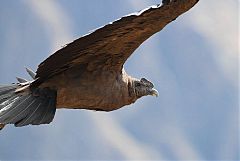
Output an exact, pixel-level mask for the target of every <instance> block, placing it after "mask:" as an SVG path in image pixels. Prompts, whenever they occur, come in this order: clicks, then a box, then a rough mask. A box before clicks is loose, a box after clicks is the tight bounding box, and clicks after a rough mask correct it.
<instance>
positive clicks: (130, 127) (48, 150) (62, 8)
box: [0, 0, 239, 160]
mask: <svg viewBox="0 0 240 161" xmlns="http://www.w3.org/2000/svg"><path fill="white" fill-rule="evenodd" d="M215 2H216V1H215ZM215 2H214V1H211V2H210V1H201V2H199V4H197V5H196V6H195V7H194V8H193V9H192V10H190V11H189V12H187V13H186V14H184V15H183V16H181V17H180V18H178V19H177V20H176V21H174V22H173V23H171V24H170V25H168V26H167V27H166V28H165V29H164V30H162V31H161V32H160V33H158V34H156V35H154V36H153V37H151V38H150V39H149V40H147V41H146V42H145V43H144V44H143V45H142V46H141V47H140V48H138V49H137V50H136V51H135V53H134V54H133V55H132V56H131V57H130V59H129V60H128V61H127V63H126V64H125V69H126V71H127V73H128V74H130V75H132V76H134V77H137V78H141V77H146V78H148V79H149V80H151V81H152V82H154V84H155V87H156V88H157V89H158V91H159V94H160V96H159V97H158V98H153V97H144V98H142V99H140V100H138V101H137V102H136V103H135V104H133V105H130V106H126V107H124V108H122V109H120V110H118V111H114V112H111V113H103V112H92V111H84V110H62V111H58V112H57V113H56V116H55V119H54V121H53V122H52V123H51V124H50V125H43V126H28V127H24V128H14V127H13V126H7V127H6V129H4V130H3V131H1V133H0V160H19V159H21V160H26V159H28V160H49V159H55V160H70V159H72V160H100V159H101V160H133V159H137V160H239V100H238V97H239V96H238V88H239V85H238V83H239V82H238V74H239V71H238V56H239V55H238V54H239V51H238V45H239V42H238V35H239V33H238V20H239V17H238V4H237V2H236V1H234V0H229V1H228V3H225V1H223V0H219V1H217V2H218V3H215ZM157 3H158V1H156V0H148V1H147V0H142V1H134V0H121V1H120V0H115V1H112V0H104V2H103V1H98V0H90V1H78V0H58V1H56V0H53V1H47V0H43V1H37V0H24V1H13V0H10V1H9V0H3V1H2V2H1V5H0V24H1V25H0V75H1V77H0V84H8V83H12V82H15V76H22V77H27V78H29V77H28V76H27V75H26V73H25V71H24V67H26V66H27V67H30V68H32V69H34V70H36V68H37V65H38V64H39V63H40V62H41V61H43V60H44V59H45V58H47V57H48V56H49V55H50V54H52V53H53V52H54V51H56V50H57V49H59V48H61V46H64V44H66V43H68V42H71V41H72V40H73V39H76V38H78V37H80V36H81V35H84V34H86V33H88V32H89V31H90V30H92V29H95V28H97V27H100V26H103V25H105V24H106V23H108V22H111V21H113V20H115V19H117V18H120V17H122V16H123V15H127V14H129V13H132V12H136V11H139V10H141V9H144V8H145V7H147V6H149V5H153V4H157ZM219 8H221V11H220V10H219Z"/></svg>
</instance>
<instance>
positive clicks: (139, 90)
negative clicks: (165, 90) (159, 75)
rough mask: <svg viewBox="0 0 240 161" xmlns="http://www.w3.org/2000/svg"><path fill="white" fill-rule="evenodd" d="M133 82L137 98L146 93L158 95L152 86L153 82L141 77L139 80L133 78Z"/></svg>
mask: <svg viewBox="0 0 240 161" xmlns="http://www.w3.org/2000/svg"><path fill="white" fill-rule="evenodd" d="M133 84H134V91H135V94H136V96H137V97H138V98H140V97H142V96H147V95H151V96H156V97H157V96H158V91H157V90H156V89H154V88H153V87H154V85H153V83H152V82H150V81H148V80H147V79H145V78H142V79H141V80H140V81H139V80H135V81H134V83H133Z"/></svg>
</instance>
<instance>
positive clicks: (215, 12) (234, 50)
mask: <svg viewBox="0 0 240 161" xmlns="http://www.w3.org/2000/svg"><path fill="white" fill-rule="evenodd" d="M188 17H189V19H190V20H189V21H188V22H189V24H186V25H187V26H190V27H192V28H193V29H194V30H195V31H196V32H198V33H199V34H200V35H201V36H203V37H204V38H205V40H206V41H208V42H209V44H210V45H211V47H213V49H214V52H213V53H212V55H213V56H214V58H215V59H216V61H217V63H218V65H219V68H220V70H221V71H223V73H224V74H225V77H226V78H227V79H228V80H230V81H231V82H232V83H233V84H234V85H237V84H238V80H237V74H239V73H238V57H239V48H238V47H239V45H240V44H239V42H238V34H239V33H238V4H237V2H236V1H234V0H229V1H227V3H226V1H224V0H219V1H217V2H216V1H207V2H204V1H202V2H199V3H198V4H197V5H196V7H195V8H194V9H193V10H192V11H191V14H189V16H188Z"/></svg>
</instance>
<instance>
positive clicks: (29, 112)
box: [0, 85, 56, 127]
mask: <svg viewBox="0 0 240 161" xmlns="http://www.w3.org/2000/svg"><path fill="white" fill-rule="evenodd" d="M17 87H18V85H12V86H0V124H15V126H17V127H20V126H25V125H29V124H32V125H40V124H46V123H50V122H51V121H52V120H53V117H54V115H55V111H56V92H55V91H53V90H50V89H48V88H44V89H33V90H32V91H31V92H30V93H28V94H21V93H16V92H15V90H16V89H17Z"/></svg>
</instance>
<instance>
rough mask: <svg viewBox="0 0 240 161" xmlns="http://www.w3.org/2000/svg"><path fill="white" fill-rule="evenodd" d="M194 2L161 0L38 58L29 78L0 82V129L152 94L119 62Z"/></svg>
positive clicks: (147, 85) (122, 103)
mask: <svg viewBox="0 0 240 161" xmlns="http://www.w3.org/2000/svg"><path fill="white" fill-rule="evenodd" d="M197 2H198V0H163V3H162V5H156V6H151V7H149V8H147V9H144V10H142V11H140V12H137V13H133V14H130V15H127V16H125V17H122V18H120V19H118V20H116V21H114V22H112V23H109V24H107V25H106V26H104V27H101V28H99V29H96V30H95V31H93V32H92V33H89V34H87V35H85V36H83V37H80V38H79V39H77V40H74V41H73V42H71V43H69V44H67V45H66V46H65V47H63V48H62V49H60V50H58V51H56V52H55V53H54V54H52V55H51V56H50V57H48V58H47V59H46V60H44V61H43V62H42V63H41V64H40V65H39V66H38V69H37V71H36V73H35V72H33V71H31V70H30V69H27V72H28V73H29V75H30V76H31V77H32V78H33V80H30V81H29V80H26V79H23V78H17V80H18V83H15V84H11V85H1V86H0V128H3V127H4V125H6V124H14V125H15V126H16V127H21V126H25V125H30V124H31V125H40V124H48V123H50V122H52V120H53V118H54V115H55V112H56V109H61V108H67V109H87V110H96V111H113V110H117V109H119V108H121V107H123V106H125V105H129V104H132V103H134V102H135V101H136V100H137V99H139V98H141V97H143V96H148V95H152V96H158V92H157V90H156V89H154V85H153V83H151V82H150V81H149V80H147V79H146V78H141V79H137V78H134V77H131V76H129V75H128V74H127V73H126V72H125V70H124V68H123V65H124V63H125V62H126V60H127V59H128V58H129V56H130V55H131V54H132V53H133V52H134V51H135V50H136V49H137V48H138V47H139V46H140V45H141V44H142V43H143V42H144V41H145V40H146V39H148V38H149V37H151V36H152V35H153V34H155V33H157V32H159V31H160V30H162V29H163V28H164V27H165V26H166V25H167V24H169V23H170V22H172V21H174V20H175V19H176V18H177V17H178V16H179V15H181V14H183V13H184V12H186V11H188V10H189V9H190V8H192V7H193V6H194V5H195V4H196V3H197Z"/></svg>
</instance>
